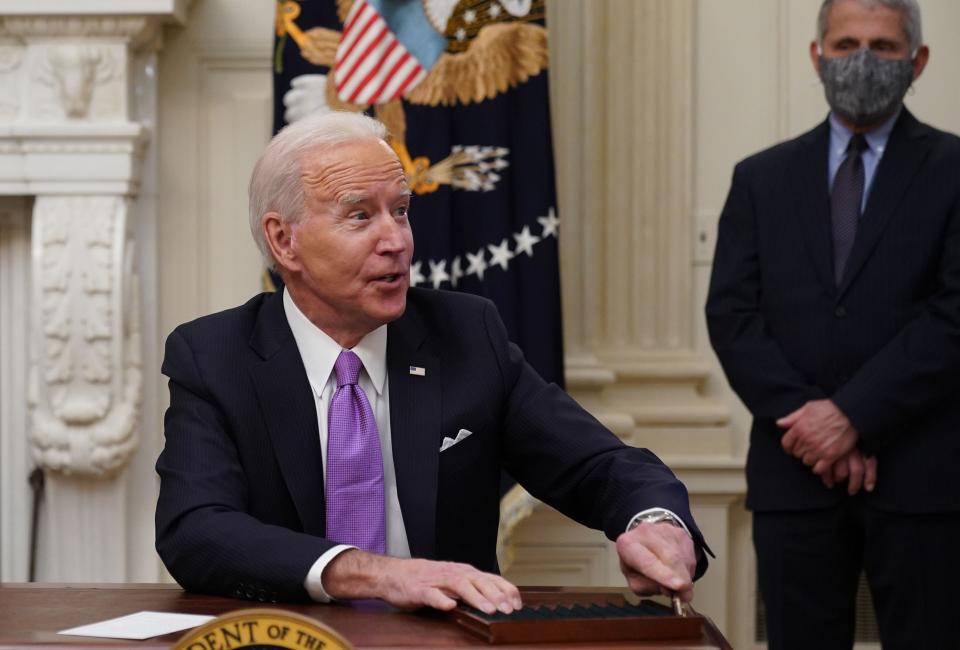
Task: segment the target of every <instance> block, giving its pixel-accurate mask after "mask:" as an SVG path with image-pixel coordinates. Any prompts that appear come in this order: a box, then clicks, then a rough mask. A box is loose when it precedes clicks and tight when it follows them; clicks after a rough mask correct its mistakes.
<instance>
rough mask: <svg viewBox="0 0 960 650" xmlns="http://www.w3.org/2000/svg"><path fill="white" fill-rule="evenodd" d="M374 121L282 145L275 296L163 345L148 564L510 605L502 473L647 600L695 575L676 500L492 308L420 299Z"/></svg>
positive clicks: (322, 127) (313, 591) (237, 592)
mask: <svg viewBox="0 0 960 650" xmlns="http://www.w3.org/2000/svg"><path fill="white" fill-rule="evenodd" d="M385 136H386V134H385V130H384V128H383V126H382V125H381V124H380V123H378V122H376V121H374V120H372V119H370V118H368V117H366V116H364V115H359V114H352V113H333V114H320V115H314V116H312V117H307V118H304V119H302V120H299V121H297V122H295V123H294V124H292V125H290V126H288V127H286V128H285V129H284V130H283V131H281V132H280V133H279V134H278V135H277V136H276V137H274V139H273V140H272V141H271V142H270V144H269V145H268V147H267V149H266V150H265V151H264V153H263V155H261V157H260V159H259V160H258V162H257V165H256V167H255V169H254V171H253V176H252V179H251V182H250V228H251V231H252V234H253V237H254V239H255V241H256V242H257V245H258V246H259V248H260V250H261V252H262V253H263V255H264V258H265V259H266V260H267V261H268V263H270V264H271V265H273V266H274V268H275V269H276V270H277V272H278V273H279V274H280V275H281V277H282V278H283V281H284V286H285V288H284V290H283V291H281V292H278V293H275V294H261V295H258V296H255V297H254V298H253V299H251V300H250V301H249V302H248V303H247V304H245V305H243V306H242V307H237V308H235V309H230V310H227V311H225V312H221V313H219V314H214V315H211V316H207V317H204V318H200V319H198V320H196V321H194V322H192V323H187V324H185V325H181V326H180V327H178V328H177V329H176V330H175V331H174V332H173V333H172V334H171V335H170V337H169V338H168V339H167V348H166V356H165V358H164V362H163V372H164V373H165V374H166V375H167V376H168V377H170V408H169V409H168V410H167V413H166V418H165V434H166V445H165V447H164V450H163V453H162V454H161V456H160V458H159V459H158V461H157V471H158V473H159V474H160V498H159V501H158V504H157V516H156V522H157V536H156V544H157V550H158V551H159V553H160V556H161V558H162V559H163V561H164V563H165V564H166V566H167V568H168V569H169V570H170V573H171V574H172V575H173V576H174V577H175V578H176V579H177V581H178V582H179V583H180V584H181V585H183V586H184V587H186V588H187V589H192V590H196V591H202V592H209V593H214V594H224V595H233V596H236V597H242V598H249V599H253V600H273V601H276V600H300V599H306V598H313V599H314V600H319V601H327V600H330V599H331V598H336V599H353V598H380V599H383V600H385V601H387V602H389V603H392V604H394V605H397V606H401V607H418V606H424V605H425V606H429V607H435V608H439V609H450V608H452V607H453V606H454V605H455V604H456V601H458V600H461V601H464V602H466V603H468V604H470V605H472V606H474V607H476V608H478V609H482V610H484V611H487V612H489V613H492V612H494V611H496V610H500V611H502V612H510V611H512V610H514V609H516V608H518V607H520V598H519V594H518V592H517V589H516V588H515V587H514V586H513V585H512V584H510V583H509V582H507V581H506V580H504V579H503V578H501V577H500V576H499V575H496V573H497V560H496V548H495V546H496V538H497V524H498V521H499V487H500V469H501V467H505V468H506V469H507V470H509V472H510V474H511V475H512V476H514V477H516V478H517V479H518V480H519V481H520V482H521V483H522V484H523V485H524V486H525V487H526V488H527V489H528V490H529V491H530V492H531V493H532V494H533V495H535V496H537V497H539V498H541V499H543V500H544V501H546V502H547V503H549V504H551V505H553V506H554V507H556V508H558V509H559V510H561V511H562V512H564V513H566V514H567V515H569V516H570V517H573V518H574V519H576V520H578V521H580V522H581V523H583V524H585V525H588V526H592V527H594V528H599V529H602V530H603V531H604V532H606V534H607V535H608V537H610V539H616V540H617V551H618V553H619V556H620V561H621V567H622V570H623V573H624V575H625V577H626V579H627V582H628V584H629V585H630V587H631V588H632V589H633V590H634V591H636V592H637V593H655V592H665V593H668V592H674V593H677V594H679V596H680V598H682V599H683V600H685V601H688V600H690V599H691V598H692V596H693V579H694V578H695V577H699V576H700V575H701V574H702V573H703V571H704V570H705V568H706V558H705V557H704V554H703V549H704V542H703V538H702V536H701V534H700V532H699V531H698V530H697V527H696V524H695V523H694V521H693V518H692V517H691V515H690V510H689V503H688V498H687V492H686V489H685V488H684V487H683V485H682V484H681V483H680V482H679V481H678V480H677V479H676V477H675V476H674V475H673V473H672V472H670V470H669V469H668V468H667V467H666V466H664V465H663V464H662V463H661V462H660V461H659V459H657V458H656V456H654V455H653V454H651V453H650V452H648V451H647V450H644V449H634V448H630V447H626V446H625V445H623V443H622V442H620V440H619V439H617V438H616V436H614V435H613V434H612V433H610V432H609V431H607V430H606V429H604V428H603V427H602V426H601V425H600V423H599V422H597V421H596V420H594V419H593V418H592V417H590V415H589V414H587V413H586V412H585V411H584V410H583V409H581V408H580V407H579V406H578V405H577V404H576V403H575V402H574V401H573V400H572V399H571V398H570V397H569V396H568V395H567V394H566V393H564V392H563V391H561V390H560V389H559V388H557V386H556V385H552V384H547V383H546V382H544V381H543V380H542V379H541V378H540V377H539V376H538V375H537V374H536V373H535V372H534V371H533V369H532V368H531V367H530V366H529V365H528V364H527V363H526V362H525V361H524V359H523V355H522V354H521V352H520V350H519V349H518V348H517V347H516V346H515V345H513V344H511V343H510V342H509V341H508V340H507V338H506V330H505V328H504V325H503V323H502V322H501V321H500V318H499V316H498V315H497V313H496V309H495V308H494V307H493V305H492V303H490V302H489V301H487V300H484V299H482V298H479V297H476V296H471V295H468V294H458V293H450V292H445V291H437V290H429V289H416V288H409V286H408V284H409V272H410V259H411V256H412V254H413V238H412V235H411V230H410V223H409V220H408V218H409V217H408V211H409V209H410V189H409V187H408V185H407V179H406V177H405V176H404V171H403V167H402V166H401V164H400V161H399V160H398V158H397V156H396V154H395V153H394V152H393V150H392V149H391V148H390V146H389V145H388V144H387V143H386V142H385Z"/></svg>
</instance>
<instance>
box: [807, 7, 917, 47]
mask: <svg viewBox="0 0 960 650" xmlns="http://www.w3.org/2000/svg"><path fill="white" fill-rule="evenodd" d="M857 2H859V3H860V4H861V5H863V6H864V7H868V8H871V7H876V6H883V7H886V8H888V9H893V10H894V11H897V12H899V13H900V16H901V17H902V19H903V20H902V23H903V33H904V34H906V36H907V43H909V45H910V51H911V52H916V51H917V50H918V49H920V46H921V45H923V29H922V27H921V24H920V5H918V4H917V0H857ZM836 3H837V0H823V4H822V5H820V13H818V14H817V44H818V45H820V46H821V47H823V37H824V36H825V35H826V33H827V22H828V20H829V18H830V10H831V9H832V8H833V5H835V4H836Z"/></svg>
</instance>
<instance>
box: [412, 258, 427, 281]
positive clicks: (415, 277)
mask: <svg viewBox="0 0 960 650" xmlns="http://www.w3.org/2000/svg"><path fill="white" fill-rule="evenodd" d="M425 281H426V278H425V277H423V273H421V272H420V262H419V261H416V262H414V263H413V264H411V265H410V286H411V287H415V286H417V285H418V284H420V283H421V282H425Z"/></svg>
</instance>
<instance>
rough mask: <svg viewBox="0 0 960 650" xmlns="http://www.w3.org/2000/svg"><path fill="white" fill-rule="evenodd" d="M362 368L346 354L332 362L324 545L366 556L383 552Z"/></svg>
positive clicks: (379, 486)
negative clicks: (333, 379) (348, 547)
mask: <svg viewBox="0 0 960 650" xmlns="http://www.w3.org/2000/svg"><path fill="white" fill-rule="evenodd" d="M361 368H363V363H362V362H361V361H360V357H358V356H357V355H356V354H354V353H353V352H351V351H350V350H343V351H342V352H341V353H340V356H339V357H337V362H336V364H334V369H335V370H336V371H337V391H336V392H335V393H334V394H333V397H332V398H331V399H330V409H329V414H328V420H327V494H326V497H327V513H326V514H327V539H330V540H332V541H335V542H339V543H341V544H350V545H352V546H356V547H357V548H361V549H363V550H365V551H370V552H371V553H380V554H382V553H385V552H386V546H387V542H386V540H387V534H386V523H385V518H384V500H383V458H382V457H381V455H380V434H379V433H378V432H377V422H376V420H374V419H373V410H372V409H371V408H370V402H369V401H368V400H367V396H366V395H365V394H364V392H363V389H361V388H360V387H359V386H357V379H358V378H359V377H360V369H361Z"/></svg>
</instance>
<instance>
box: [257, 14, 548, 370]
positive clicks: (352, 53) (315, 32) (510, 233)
mask: <svg viewBox="0 0 960 650" xmlns="http://www.w3.org/2000/svg"><path fill="white" fill-rule="evenodd" d="M275 43H276V48H275V52H274V71H275V75H274V130H275V131H276V130H279V129H280V128H282V127H283V126H284V125H285V124H287V123H289V122H292V121H295V120H297V119H299V118H301V117H303V116H304V115H307V114H309V113H312V112H314V111H329V110H351V111H366V112H368V113H370V114H372V115H374V116H375V117H377V118H378V119H379V120H381V121H382V122H384V123H385V124H386V126H387V128H388V129H389V132H390V138H391V140H390V144H391V146H392V147H393V149H394V150H395V151H396V153H397V155H398V156H399V158H400V160H401V162H402V163H403V166H404V169H405V171H406V173H407V177H408V179H409V181H410V187H411V189H412V190H413V193H414V194H413V201H412V205H411V211H410V214H411V224H412V227H413V234H414V245H415V252H414V261H413V264H412V267H411V271H410V281H411V285H412V286H425V287H433V288H435V289H451V290H456V291H469V292H471V293H476V294H480V295H482V296H486V297H488V298H490V299H491V300H493V301H494V302H495V303H496V305H497V307H498V309H499V311H500V315H501V316H502V317H503V320H504V322H505V323H506V326H507V330H508V334H509V336H510V338H511V339H512V340H513V341H515V342H516V343H517V344H518V345H520V347H521V348H522V349H523V351H524V354H525V355H526V358H527V360H528V361H529V362H530V363H531V365H532V366H533V367H534V368H535V369H536V370H537V371H538V372H539V373H540V374H541V375H542V376H543V377H544V378H545V379H546V380H547V381H552V382H556V383H557V384H559V385H561V386H562V385H563V349H562V333H561V313H560V275H559V268H558V254H557V253H558V246H557V236H558V226H559V216H558V214H557V209H556V192H555V186H554V172H553V151H552V144H551V133H550V113H549V104H548V95H547V33H546V29H545V10H544V0H299V1H295V0H279V1H278V3H277V14H276V41H275Z"/></svg>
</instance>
